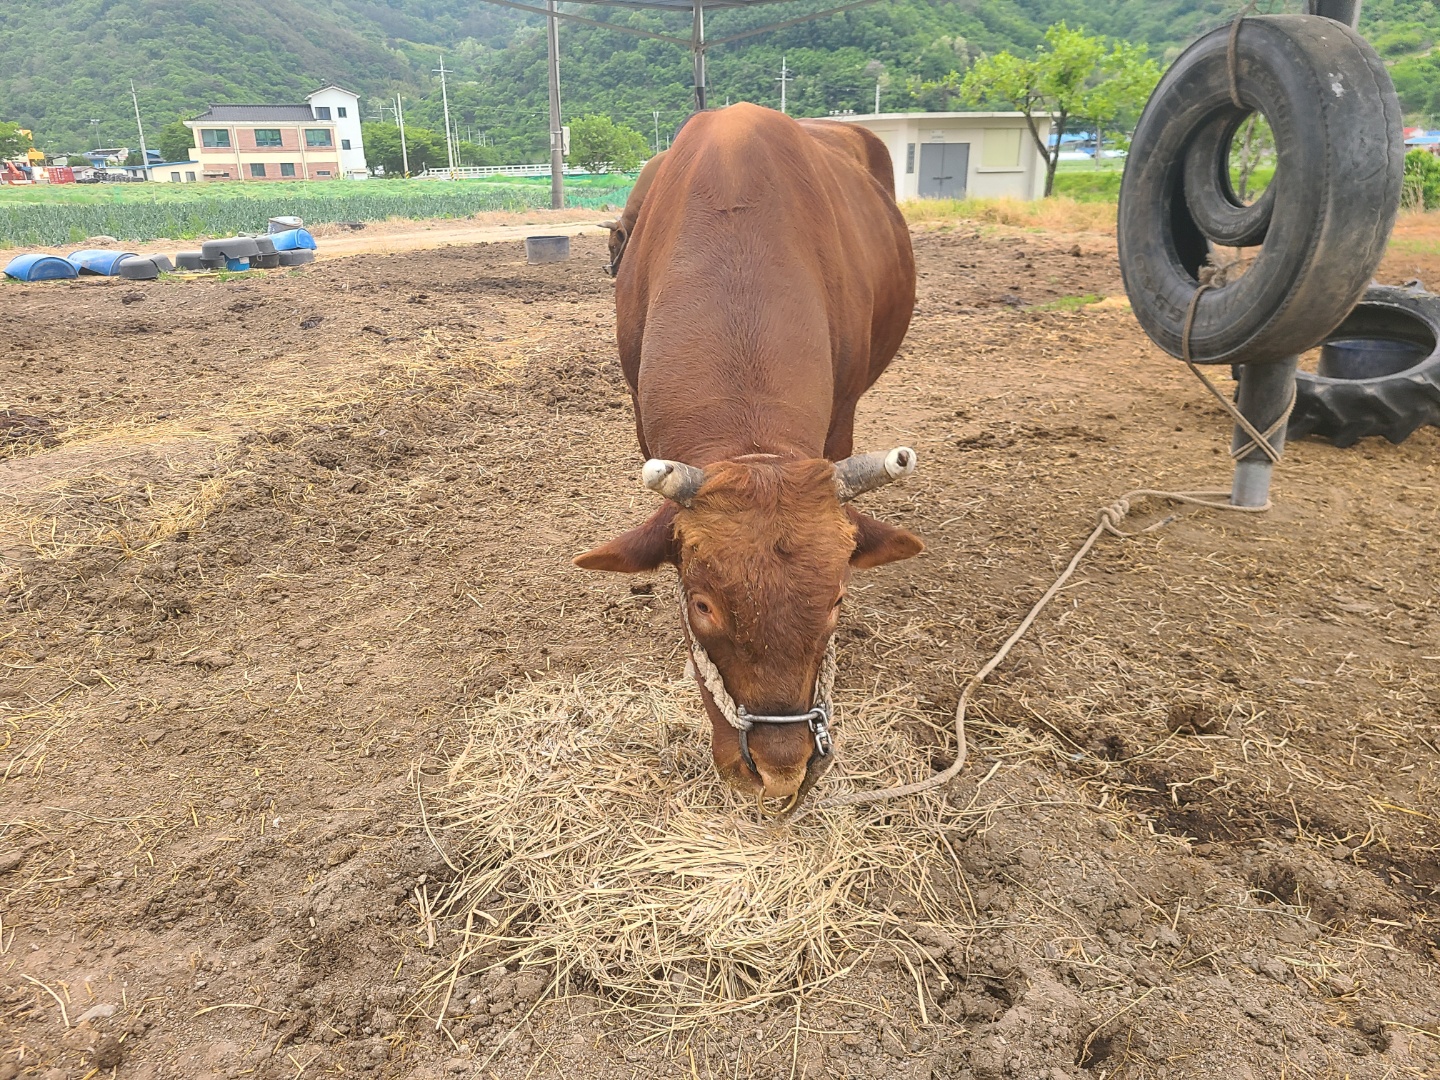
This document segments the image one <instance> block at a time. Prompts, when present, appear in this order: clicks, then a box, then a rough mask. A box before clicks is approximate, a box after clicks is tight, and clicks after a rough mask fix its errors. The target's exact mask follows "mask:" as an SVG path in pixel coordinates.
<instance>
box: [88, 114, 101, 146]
mask: <svg viewBox="0 0 1440 1080" xmlns="http://www.w3.org/2000/svg"><path fill="white" fill-rule="evenodd" d="M90 139H91V141H92V142H94V143H95V146H94V147H93V148H92V149H99V146H100V121H99V120H96V119H95V118H94V117H93V116H92V117H91V118H90Z"/></svg>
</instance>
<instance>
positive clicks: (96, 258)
mask: <svg viewBox="0 0 1440 1080" xmlns="http://www.w3.org/2000/svg"><path fill="white" fill-rule="evenodd" d="M134 257H135V252H133V251H105V250H103V249H100V248H87V249H85V250H84V251H72V252H71V253H70V263H71V265H72V266H74V267H75V269H76V270H78V271H79V272H80V273H82V274H103V275H105V276H107V277H108V276H110V275H111V274H116V273H119V272H120V262H121V260H123V259H132V258H134Z"/></svg>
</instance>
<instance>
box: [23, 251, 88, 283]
mask: <svg viewBox="0 0 1440 1080" xmlns="http://www.w3.org/2000/svg"><path fill="white" fill-rule="evenodd" d="M5 276H6V277H12V278H14V279H15V280H16V281H63V280H65V279H66V278H73V277H79V276H80V272H79V271H78V270H76V269H75V267H74V266H72V265H71V264H70V263H69V262H68V261H66V260H65V259H62V258H60V256H58V255H16V256H15V258H13V259H11V260H10V261H9V262H8V263H6V264H5Z"/></svg>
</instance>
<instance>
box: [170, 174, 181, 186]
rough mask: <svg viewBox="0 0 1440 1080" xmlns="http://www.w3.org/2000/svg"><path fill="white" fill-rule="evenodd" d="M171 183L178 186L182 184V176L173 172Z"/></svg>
mask: <svg viewBox="0 0 1440 1080" xmlns="http://www.w3.org/2000/svg"><path fill="white" fill-rule="evenodd" d="M170 182H171V183H172V184H178V183H179V182H180V174H179V173H178V172H172V173H171V174H170Z"/></svg>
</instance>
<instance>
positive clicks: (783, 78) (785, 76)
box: [775, 53, 790, 113]
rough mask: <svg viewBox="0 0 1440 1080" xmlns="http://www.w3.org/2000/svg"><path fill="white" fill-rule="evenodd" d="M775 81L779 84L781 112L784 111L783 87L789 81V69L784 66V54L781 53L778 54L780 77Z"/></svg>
mask: <svg viewBox="0 0 1440 1080" xmlns="http://www.w3.org/2000/svg"><path fill="white" fill-rule="evenodd" d="M775 81H776V82H778V83H779V84H780V111H781V112H782V113H783V112H785V111H786V109H785V87H786V85H787V84H788V83H789V82H790V71H789V69H788V68H787V67H786V66H785V55H784V54H783V53H782V54H781V55H780V78H778V79H776V80H775Z"/></svg>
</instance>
